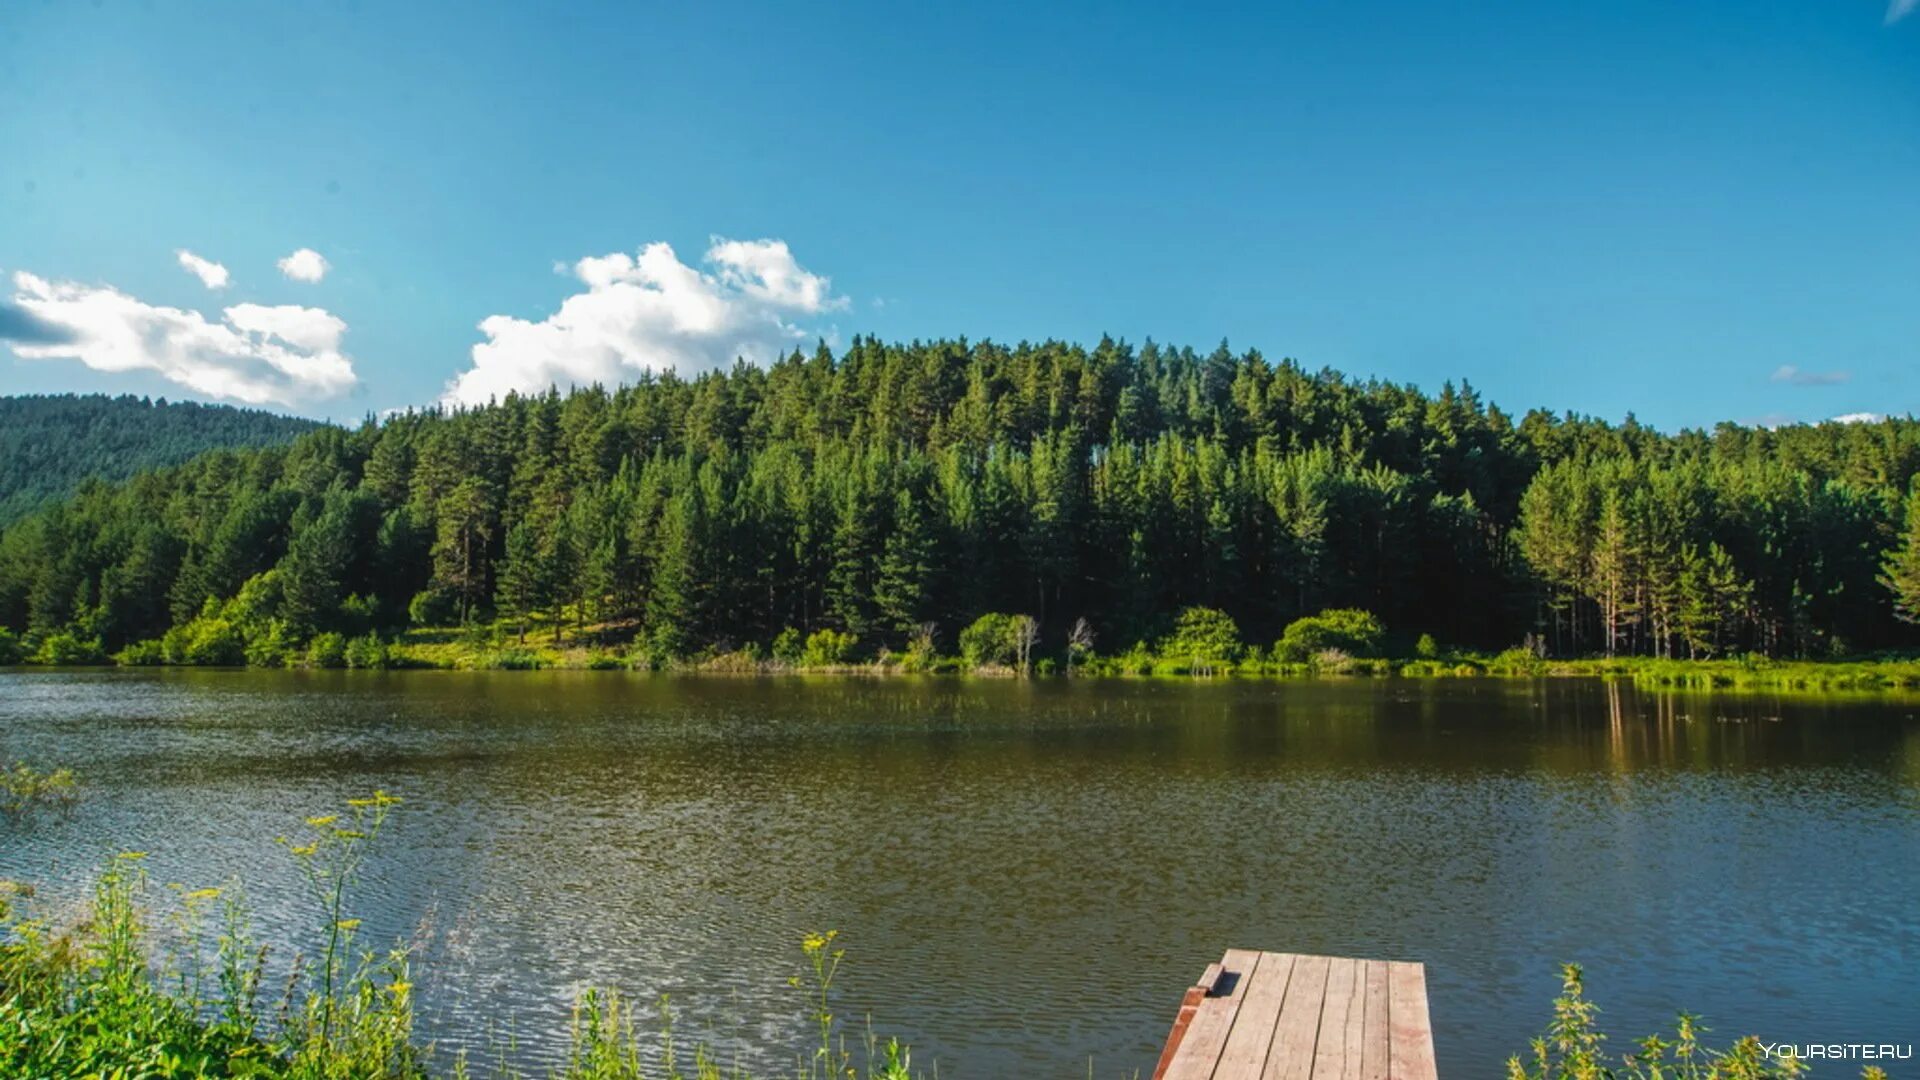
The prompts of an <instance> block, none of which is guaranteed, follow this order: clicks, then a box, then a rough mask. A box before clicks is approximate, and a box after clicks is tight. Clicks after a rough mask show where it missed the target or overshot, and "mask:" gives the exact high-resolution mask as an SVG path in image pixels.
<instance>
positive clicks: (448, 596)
mask: <svg viewBox="0 0 1920 1080" xmlns="http://www.w3.org/2000/svg"><path fill="white" fill-rule="evenodd" d="M459 613H460V605H459V604H458V602H457V601H456V600H455V598H454V595H453V594H452V593H451V592H448V591H447V590H445V589H427V590H424V591H422V592H418V593H415V594H414V597H413V599H412V600H410V601H408V602H407V621H408V622H410V623H412V624H413V625H415V626H445V625H447V624H448V623H450V622H452V621H453V619H454V616H456V615H458V614H459Z"/></svg>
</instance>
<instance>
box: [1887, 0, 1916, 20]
mask: <svg viewBox="0 0 1920 1080" xmlns="http://www.w3.org/2000/svg"><path fill="white" fill-rule="evenodd" d="M1916 7H1920V0H1892V2H1891V3H1889V4H1888V5H1887V25H1888V26H1892V25H1893V24H1894V23H1897V22H1899V21H1900V20H1901V19H1904V18H1906V17H1907V16H1909V15H1911V14H1913V9H1914V8H1916Z"/></svg>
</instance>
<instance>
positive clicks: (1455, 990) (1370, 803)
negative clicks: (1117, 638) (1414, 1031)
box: [0, 670, 1920, 1078]
mask: <svg viewBox="0 0 1920 1080" xmlns="http://www.w3.org/2000/svg"><path fill="white" fill-rule="evenodd" d="M1916 715H1920V702H1917V701H1916V700H1915V699H1912V698H1873V697H1849V698H1809V697H1776V696H1766V695H1732V694H1721V695H1698V694H1696V695H1688V694H1680V695H1673V694H1653V693H1649V692H1638V691H1635V690H1633V689H1632V688H1630V687H1624V686H1620V685H1618V684H1609V683H1604V682H1600V681H1597V680H1561V681H1542V682H1508V681H1496V680H1457V681H1454V680H1449V681H1414V680H1381V681H1320V682H1222V683H1214V684H1204V683H1185V682H1171V681H1103V682H1093V681H1076V682H1066V681H1061V680H1040V681H1034V682H1031V683H1027V682H1015V681H999V680H958V679H938V678H933V679H925V680H919V679H907V678H895V679H884V680H863V679H854V678H818V679H802V678H718V677H708V678H692V677H689V678H678V677H666V676H646V675H634V674H627V673H616V672H551V673H527V672H511V673H508V672H503V673H448V672H404V673H402V672H396V673H386V674H373V673H347V672H105V671H103V672H77V673H75V672H64V673H62V672H30V671H19V670H15V671H0V757H5V758H8V759H26V760H30V761H33V762H36V763H39V764H41V765H44V766H53V765H65V766H70V767H72V768H74V769H75V770H77V771H78V772H79V773H80V774H81V776H82V779H83V783H84V787H85V798H84V800H83V801H82V802H81V803H80V804H79V805H78V806H77V807H76V808H75V809H74V811H73V812H72V813H71V814H58V813H55V814H41V815H35V816H32V817H29V818H26V819H23V820H19V821H13V822H7V821H5V820H4V819H0V877H8V878H16V879H24V880H28V881H33V882H36V883H38V884H40V885H41V887H42V897H43V899H44V900H45V901H46V902H47V903H48V904H50V905H54V906H57V905H59V904H60V903H61V902H63V901H64V900H67V899H70V898H72V897H75V896H79V895H82V894H83V892H84V889H85V888H86V886H87V884H88V882H89V881H90V880H91V878H92V877H93V876H94V875H95V873H96V872H97V870H98V868H99V866H100V865H101V863H102V862H103V861H104V860H105V859H106V858H107V857H108V855H109V854H110V853H111V852H114V851H117V850H123V849H135V850H144V851H147V852H149V853H150V854H149V858H148V865H149V868H150V871H151V873H152V876H153V878H154V880H155V881H157V882H162V883H166V882H180V883H184V884H186V885H189V886H196V887H197V886H201V885H217V884H223V883H227V882H230V881H233V880H238V881H240V882H242V883H244V886H245V889H246V893H247V895H248V898H249V904H250V907H251V909H252V910H253V912H254V917H255V921H256V927H257V929H259V930H260V931H262V932H263V933H264V934H284V935H291V936H294V937H299V936H300V935H301V929H300V928H302V927H308V926H311V925H313V923H314V922H315V920H314V918H313V917H312V915H311V914H310V912H309V911H308V909H307V907H306V906H305V905H304V903H303V901H302V898H301V893H300V890H299V882H298V879H297V875H296V873H295V871H294V868H293V867H292V865H291V863H290V861H289V858H288V856H287V855H286V854H285V852H284V851H282V850H281V849H280V848H278V847H277V846H275V844H274V843H273V837H274V836H275V835H276V834H279V833H284V832H288V831H291V830H293V829H294V828H295V827H297V826H298V824H299V822H300V820H301V819H302V818H303V817H305V816H307V815H310V814H316V813H322V812H325V811H327V810H329V809H332V808H335V807H337V806H338V805H339V804H340V803H341V801H342V800H344V799H346V798H348V797H350V796H355V795H361V794H365V793H368V792H370V791H371V790H373V789H374V788H384V789H386V790H389V791H392V792H395V793H398V794H400V795H401V796H403V797H404V798H405V799H406V803H405V805H403V806H402V807H401V808H400V810H399V811H398V813H397V816H396V817H395V818H394V820H393V822H392V824H391V826H390V831H389V833H388V834H387V835H386V836H384V837H383V838H382V842H381V846H380V850H379V851H378V852H377V854H376V855H375V857H374V858H373V859H372V860H371V862H370V863H369V864H368V866H367V868H366V873H365V878H364V881H363V882H362V884H361V887H360V889H359V890H358V893H357V896H356V904H355V906H356V908H357V910H358V913H359V914H361V915H363V916H364V917H365V919H366V926H365V927H364V928H363V931H362V933H363V935H368V934H370V935H371V937H370V938H368V939H367V940H373V941H381V942H390V941H393V940H395V939H397V938H401V937H406V938H409V939H418V940H419V941H420V942H421V943H422V944H421V948H422V955H421V961H420V971H419V973H418V978H417V982H418V984H419V986H420V993H421V1013H422V1026H423V1029H424V1031H425V1033H426V1034H427V1035H429V1036H431V1037H433V1038H435V1039H437V1040H438V1043H439V1045H440V1046H441V1047H442V1048H446V1049H452V1048H467V1049H471V1050H474V1051H476V1052H479V1053H485V1054H487V1055H489V1056H491V1055H492V1054H493V1053H494V1052H496V1050H494V1049H488V1047H489V1046H492V1047H495V1048H496V1049H497V1048H498V1047H499V1046H500V1045H501V1044H502V1043H503V1042H504V1041H507V1040H506V1039H505V1038H504V1036H509V1035H510V1037H511V1043H512V1048H511V1050H510V1051H507V1052H508V1053H509V1056H511V1057H513V1058H515V1059H517V1060H518V1061H520V1062H521V1063H523V1064H527V1065H531V1066H536V1067H537V1066H539V1065H541V1064H544V1063H547V1062H550V1061H552V1060H554V1055H555V1053H556V1052H557V1051H558V1049H559V1048H560V1047H561V1046H562V1045H563V1042H564V1030H565V1024H566V1018H567V1015H568V1009H569V1003H570V1002H571V1001H572V999H573V997H574V995H575V994H576V993H577V992H578V991H579V990H580V989H582V988H584V987H589V986H594V985H606V984H610V985H616V986H619V987H621V988H623V989H624V990H626V991H627V992H629V993H631V994H633V995H635V996H636V997H637V998H638V999H639V1000H641V1001H651V1000H652V998H653V997H654V995H657V994H660V993H670V994H671V995H672V998H673V1002H674V1005H675V1009H676V1011H677V1012H678V1013H679V1015H680V1028H679V1034H678V1038H679V1039H680V1040H681V1041H682V1043H683V1044H685V1043H687V1042H690V1041H692V1040H694V1039H697V1038H703V1037H704V1038H707V1039H710V1040H712V1041H714V1042H715V1043H716V1044H717V1045H719V1046H721V1047H722V1056H723V1059H724V1060H728V1061H731V1060H734V1058H735V1056H736V1055H741V1056H740V1060H741V1061H742V1062H743V1063H745V1064H748V1065H753V1066H756V1067H763V1068H764V1067H769V1066H772V1067H779V1066H781V1065H783V1064H787V1063H789V1062H790V1060H791V1058H790V1056H788V1055H787V1054H785V1053H784V1052H777V1053H768V1052H766V1051H764V1050H754V1049H751V1048H755V1047H760V1048H764V1047H766V1046H777V1047H797V1046H799V1045H800V1044H801V1043H802V1041H803V1039H804V1036H805V1030H804V1029H805V1016H806V1009H807V1005H806V1002H805V1001H804V1000H803V999H801V998H800V997H799V995H797V994H796V992H795V991H793V990H792V989H791V988H789V987H788V986H787V983H786V980H787V977H788V976H789V975H793V974H796V973H797V972H798V971H799V968H800V964H801V959H800V955H799V951H798V947H797V946H798V942H799V939H800V937H801V936H802V935H803V934H804V933H806V932H807V931H809V930H814V929H821V928H829V927H831V928H837V929H838V930H839V931H840V932H841V939H840V941H841V943H842V944H844V945H845V946H846V947H847V949H848V958H847V965H846V967H845V968H844V969H843V971H842V974H841V985H842V986H843V988H844V991H845V994H844V999H843V1000H842V1002H841V1004H840V1011H841V1013H842V1014H843V1015H848V1016H858V1015H862V1014H867V1013H871V1015H872V1017H873V1023H874V1026H875V1028H876V1029H878V1030H879V1031H881V1032H884V1033H889V1034H899V1035H901V1036H902V1037H903V1038H905V1039H906V1040H908V1041H910V1042H911V1043H912V1045H913V1048H914V1060H915V1062H916V1064H918V1065H921V1066H926V1065H931V1064H933V1063H935V1062H937V1063H938V1066H939V1072H940V1075H941V1076H943V1077H956V1078H965V1077H998V1076H1086V1075H1088V1071H1089V1066H1088V1062H1089V1060H1091V1062H1092V1073H1093V1075H1095V1076H1100V1077H1117V1076H1129V1075H1132V1074H1133V1073H1134V1072H1135V1070H1138V1071H1139V1073H1140V1074H1141V1075H1143V1076H1144V1075H1146V1074H1148V1073H1150V1072H1151V1070H1152V1065H1153V1060H1154V1057H1155V1055H1156V1054H1157V1052H1158V1049H1159V1046H1160V1042H1161V1040H1162V1039H1163V1038H1164V1037H1165V1035H1166V1030H1167V1026H1168V1024H1169V1022H1170V1021H1171V1020H1172V1018H1173V1014H1174V1011H1175V1007H1176V1005H1177V1003H1178V1002H1179V999H1180V995H1181V993H1182V991H1183V990H1184V989H1185V988H1186V987H1187V986H1188V985H1189V984H1191V983H1192V982H1193V980H1194V979H1195V978H1196V977H1197V976H1198V975H1199V973H1200V971H1201V969H1202V968H1203V967H1205V966H1206V964H1207V963H1208V962H1209V961H1211V960H1214V959H1216V958H1218V956H1219V954H1220V953H1221V951H1222V950H1224V949H1225V948H1227V947H1229V946H1238V947H1246V948H1260V949H1272V950H1282V951H1299V952H1320V953H1332V954H1336V955H1347V956H1363V957H1383V958H1406V959H1418V960H1422V961H1425V962H1426V964H1427V971H1428V985H1429V993H1430V996H1431V1002H1432V1013H1433V1021H1434V1027H1435V1043H1436V1050H1437V1053H1438V1055H1439V1063H1440V1067H1441V1074H1442V1075H1444V1076H1449V1077H1459V1078H1465V1077H1474V1076H1495V1075H1499V1074H1500V1065H1501V1062H1502V1061H1503V1060H1504V1059H1505V1058H1506V1056H1507V1055H1508V1054H1510V1053H1513V1052H1516V1051H1520V1050H1523V1049H1524V1048H1525V1045H1526V1040H1527V1039H1528V1038H1529V1037H1530V1036H1531V1035H1533V1034H1534V1033H1536V1032H1537V1031H1538V1030H1539V1029H1540V1028H1541V1026H1542V1025H1543V1023H1544V1021H1545V1019H1546V1016H1547V1013H1548V1009H1549V1007H1550V1004H1551V1000H1552V998H1553V996H1554V993H1555V992H1556V990H1557V975H1556V965H1557V963H1558V962H1559V961H1562V960H1577V961H1580V962H1581V963H1583V964H1584V965H1585V966H1586V969H1587V973H1588V986H1589V991H1590V993H1591V994H1592V996H1594V997H1595V998H1596V999H1597V1000H1598V1001H1599V1003H1600V1005H1601V1006H1602V1008H1603V1010H1604V1012H1603V1014H1602V1015H1603V1019H1604V1020H1605V1022H1606V1026H1607V1027H1608V1029H1609V1030H1610V1031H1611V1032H1612V1033H1613V1045H1614V1047H1615V1048H1616V1049H1623V1048H1624V1044H1625V1042H1626V1041H1627V1040H1628V1039H1629V1038H1637V1037H1639V1036H1640V1035H1642V1034H1645V1033H1647V1032H1649V1031H1651V1030H1654V1029H1655V1028H1656V1027H1657V1026H1659V1025H1662V1024H1664V1023H1665V1022H1666V1021H1668V1020H1669V1019H1670V1018H1671V1016H1672V1014H1673V1013H1674V1012H1675V1011H1677V1010H1679V1009H1682V1008H1686V1009H1690V1010H1692V1011H1695V1012H1699V1013H1703V1014H1705V1015H1706V1017H1707V1020H1708V1023H1709V1026H1711V1027H1713V1028H1715V1029H1716V1030H1717V1032H1718V1034H1719V1035H1722V1036H1731V1035H1733V1034H1736V1033H1744V1032H1748V1031H1751V1032H1755V1033H1758V1034H1762V1035H1764V1036H1766V1037H1768V1038H1769V1039H1770V1040H1772V1039H1782V1040H1787V1041H1793V1042H1802V1043H1804V1042H1814V1041H1819V1042H1875V1043H1882V1042H1885V1043H1901V1044H1920V1004H1916V1002H1920V719H1916ZM306 940H310V938H308V939H306ZM509 1018H510V1028H507V1027H501V1026H500V1025H499V1024H498V1023H493V1024H491V1025H490V1021H507V1020H508V1019H509ZM1911 1064H1913V1063H1911V1062H1910V1063H1908V1066H1910V1065H1911ZM1900 1067H1901V1066H1898V1064H1897V1063H1896V1068H1895V1069H1893V1070H1892V1071H1893V1072H1894V1074H1895V1075H1901V1073H1900ZM1857 1072H1858V1067H1857V1066H1853V1067H1848V1068H1829V1069H1816V1070H1815V1075H1816V1076H1822V1075H1831V1076H1851V1075H1855V1074H1857Z"/></svg>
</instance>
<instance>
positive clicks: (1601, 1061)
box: [1507, 964, 1886, 1080]
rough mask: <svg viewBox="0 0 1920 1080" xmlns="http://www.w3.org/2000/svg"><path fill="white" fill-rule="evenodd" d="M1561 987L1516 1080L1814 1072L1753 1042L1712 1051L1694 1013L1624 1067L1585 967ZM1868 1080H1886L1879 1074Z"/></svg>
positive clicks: (1511, 1068)
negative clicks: (1611, 1047)
mask: <svg viewBox="0 0 1920 1080" xmlns="http://www.w3.org/2000/svg"><path fill="white" fill-rule="evenodd" d="M1560 979H1561V993H1560V996H1559V997H1558V998H1555V999H1554V1002H1553V1019H1552V1021H1551V1022H1549V1023H1548V1025H1547V1031H1546V1033H1545V1034H1543V1035H1541V1036H1540V1037H1539V1038H1537V1039H1535V1040H1533V1045H1532V1046H1531V1048H1530V1049H1529V1051H1528V1053H1527V1055H1526V1057H1524V1058H1523V1057H1521V1056H1520V1055H1518V1054H1515V1055H1514V1056H1513V1057H1510V1058H1508V1059H1507V1076H1508V1080H1792V1078H1793V1077H1797V1076H1801V1075H1804V1074H1805V1073H1806V1071H1807V1065H1806V1063H1805V1062H1803V1061H1798V1060H1795V1059H1794V1058H1792V1057H1774V1056H1773V1055H1771V1054H1769V1053H1768V1052H1767V1050H1766V1048H1765V1044H1763V1043H1762V1042H1761V1041H1760V1040H1759V1039H1758V1038H1756V1037H1754V1036H1752V1035H1749V1036H1746V1037H1745V1038H1742V1039H1737V1040H1735V1041H1734V1043H1733V1045H1732V1046H1729V1047H1728V1048H1727V1049H1725V1050H1715V1049H1712V1048H1709V1047H1707V1046H1704V1045H1702V1044H1701V1042H1700V1036H1702V1035H1704V1034H1706V1031H1707V1029H1706V1027H1705V1026H1704V1025H1702V1024H1701V1023H1700V1018H1699V1017H1697V1016H1693V1015H1691V1014H1689V1013H1681V1014H1680V1016H1679V1018H1678V1019H1677V1020H1676V1021H1675V1024H1674V1030H1673V1037H1672V1038H1671V1039H1666V1038H1662V1037H1661V1036H1659V1035H1649V1036H1647V1037H1646V1038H1644V1039H1641V1040H1639V1041H1637V1042H1635V1043H1633V1044H1632V1045H1633V1050H1632V1051H1630V1052H1629V1053H1627V1054H1625V1055H1623V1056H1622V1057H1621V1058H1619V1059H1618V1060H1617V1061H1616V1060H1615V1059H1614V1057H1613V1055H1612V1054H1609V1053H1608V1052H1607V1049H1606V1043H1607V1041H1608V1039H1607V1036H1606V1034H1605V1033H1604V1032H1602V1031H1601V1030H1600V1029H1599V1025H1598V1023H1597V1022H1596V1019H1595V1018H1596V1016H1597V1015H1598V1014H1599V1012H1600V1010H1599V1007H1598V1006H1596V1005H1594V1004H1593V1002H1592V1001H1590V1000H1589V999H1588V998H1587V996H1586V988H1585V985H1584V980H1583V978H1582V976H1581V972H1580V965H1578V964H1566V965H1563V966H1562V967H1561V969H1560ZM1861 1076H1862V1077H1865V1078H1870V1080H1886V1073H1885V1072H1883V1071H1882V1070H1880V1069H1878V1068H1875V1067H1873V1066H1868V1067H1867V1068H1866V1069H1865V1070H1864V1071H1862V1073H1861Z"/></svg>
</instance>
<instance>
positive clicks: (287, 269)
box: [274, 248, 333, 282]
mask: <svg viewBox="0 0 1920 1080" xmlns="http://www.w3.org/2000/svg"><path fill="white" fill-rule="evenodd" d="M274 265H276V266H278V267H279V268H280V272H281V273H283V274H285V275H287V276H288V277H290V278H292V279H293V280H295V281H306V282H314V281H319V280H320V279H321V278H323V277H326V276H327V271H328V270H331V269H333V264H332V263H330V262H328V261H327V259H326V256H324V255H321V254H320V253H319V252H317V251H315V250H313V249H312V248H301V249H300V250H299V251H296V252H294V253H293V254H291V255H289V256H287V257H286V258H284V259H281V260H280V261H279V262H278V263H275V264H274Z"/></svg>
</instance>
